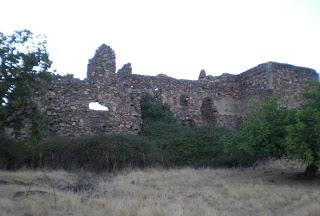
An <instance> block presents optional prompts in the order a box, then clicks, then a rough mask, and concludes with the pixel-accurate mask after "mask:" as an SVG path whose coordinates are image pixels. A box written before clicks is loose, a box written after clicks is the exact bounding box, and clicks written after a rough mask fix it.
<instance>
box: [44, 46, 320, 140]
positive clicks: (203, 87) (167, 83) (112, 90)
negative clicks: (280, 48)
mask: <svg viewBox="0 0 320 216" xmlns="http://www.w3.org/2000/svg"><path fill="white" fill-rule="evenodd" d="M115 65H116V64H115V53H114V51H113V50H112V49H111V48H110V47H109V46H107V45H102V46H101V47H99V48H98V49H97V51H96V54H95V56H94V57H93V58H92V59H91V60H89V64H88V72H87V78H86V79H85V80H79V79H75V78H73V77H72V76H64V77H60V78H59V79H55V80H53V81H51V82H50V83H47V93H46V98H47V101H48V103H47V106H46V107H45V108H44V109H43V110H44V112H45V114H46V118H47V119H48V123H49V133H50V135H66V136H80V135H90V134H98V133H138V132H139V131H140V129H141V110H140V96H141V94H142V93H144V92H147V93H149V94H151V95H153V96H154V97H157V98H159V99H160V100H161V101H162V102H165V103H168V104H169V105H170V109H171V110H172V112H173V113H174V114H175V116H176V117H177V119H178V121H179V122H181V123H182V124H186V125H207V126H222V127H227V128H232V129H236V128H238V127H239V125H240V123H241V122H242V121H243V119H244V118H245V116H246V114H247V112H248V111H249V109H250V105H251V104H252V102H253V101H263V100H265V99H266V98H267V97H269V96H271V95H277V96H279V97H280V98H281V103H282V104H283V105H285V106H288V107H290V108H295V107H298V106H300V105H301V103H302V95H303V92H305V91H306V90H308V89H310V88H311V87H312V86H313V85H314V84H315V83H316V82H318V75H317V73H316V72H315V71H314V70H312V69H309V68H303V67H296V66H292V65H288V64H280V63H275V62H268V63H264V64H261V65H258V66H257V67H254V68H252V69H250V70H248V71H245V72H243V73H241V74H239V75H231V74H222V75H221V76H217V77H214V76H210V75H208V76H207V75H206V72H205V71H204V70H202V71H201V72H200V74H199V79H198V80H178V79H174V78H171V77H168V76H166V75H163V74H160V75H158V76H143V75H137V74H132V68H131V64H130V63H128V64H125V65H124V66H123V67H122V68H121V69H120V70H118V72H117V73H116V66H115ZM90 102H99V103H100V104H101V105H104V106H106V107H108V109H109V110H108V111H96V110H90V109H89V103H90Z"/></svg>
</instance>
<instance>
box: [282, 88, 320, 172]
mask: <svg viewBox="0 0 320 216" xmlns="http://www.w3.org/2000/svg"><path fill="white" fill-rule="evenodd" d="M305 97H306V101H305V103H304V105H303V106H302V107H301V109H300V110H299V111H298V112H297V114H296V123H295V124H292V125H290V126H288V127H287V133H288V135H287V138H286V147H287V154H288V157H289V158H291V159H302V160H303V161H304V162H305V164H306V165H307V168H306V170H305V176H307V177H315V175H316V172H317V171H318V168H319V164H320V84H318V85H317V86H316V87H315V88H314V89H313V90H312V91H310V92H308V93H306V95H305Z"/></svg>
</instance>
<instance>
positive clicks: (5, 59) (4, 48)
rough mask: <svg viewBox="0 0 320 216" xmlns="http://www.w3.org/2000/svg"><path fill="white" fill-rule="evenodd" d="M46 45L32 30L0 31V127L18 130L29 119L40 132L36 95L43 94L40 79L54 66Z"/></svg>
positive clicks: (35, 129)
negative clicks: (8, 32)
mask: <svg viewBox="0 0 320 216" xmlns="http://www.w3.org/2000/svg"><path fill="white" fill-rule="evenodd" d="M46 45H47V43H46V40H45V37H43V36H41V35H38V36H34V35H33V33H32V32H31V31H29V30H22V31H16V32H14V33H13V34H12V35H5V34H4V33H1V32H0V130H3V129H4V128H5V127H13V128H14V129H17V130H18V129H20V128H21V127H22V126H23V125H22V123H23V121H24V120H25V119H29V120H30V121H31V125H32V127H31V129H32V133H33V135H35V136H38V133H39V127H40V126H41V122H40V120H41V118H40V117H41V116H40V115H39V112H38V109H37V106H36V105H35V103H34V100H33V98H34V97H36V96H39V95H41V92H40V88H39V85H38V82H37V80H39V78H41V77H44V75H46V74H48V69H49V68H50V66H51V61H50V60H49V55H48V52H47V48H46Z"/></svg>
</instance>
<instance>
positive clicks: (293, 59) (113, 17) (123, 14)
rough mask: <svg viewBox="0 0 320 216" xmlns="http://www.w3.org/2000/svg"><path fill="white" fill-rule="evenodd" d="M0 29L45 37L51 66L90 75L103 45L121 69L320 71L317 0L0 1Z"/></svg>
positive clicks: (190, 75) (192, 73)
mask: <svg viewBox="0 0 320 216" xmlns="http://www.w3.org/2000/svg"><path fill="white" fill-rule="evenodd" d="M0 5H1V13H0V20H1V22H0V31H1V32H3V33H7V34H10V33H12V31H14V30H21V29H25V28H27V29H30V30H31V31H32V32H34V33H41V34H45V35H46V36H47V40H48V50H49V53H50V57H51V60H52V61H53V62H54V64H53V69H56V70H57V71H58V73H59V74H67V73H72V74H74V75H75V77H79V78H84V77H85V76H86V70H87V63H88V59H89V58H91V57H92V56H93V55H94V52H95V50H96V49H97V48H98V47H99V46H100V45H101V44H102V43H106V44H107V45H110V46H111V47H112V48H113V49H114V50H115V52H116V60H117V69H119V68H120V67H121V66H122V65H123V64H125V63H127V62H131V64H132V67H133V73H138V74H146V75H157V74H159V73H163V74H166V75H168V76H172V77H175V78H185V79H197V78H198V75H199V72H200V70H201V69H205V70H206V72H207V74H211V75H214V76H216V75H220V74H222V73H232V74H237V73H240V72H243V71H245V70H247V69H249V68H252V67H254V66H256V65H258V64H260V63H264V62H267V61H277V62H283V63H289V64H294V65H298V66H305V67H310V68H314V69H316V70H317V71H318V72H319V70H320V58H319V57H320V55H319V51H320V0H219V1H218V0H216V1H215V0H51V1H49V0H0Z"/></svg>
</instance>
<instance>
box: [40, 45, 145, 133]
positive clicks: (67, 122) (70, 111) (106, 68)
mask: <svg viewBox="0 0 320 216" xmlns="http://www.w3.org/2000/svg"><path fill="white" fill-rule="evenodd" d="M115 69H116V66H115V54H114V51H113V50H112V49H111V48H110V47H109V46H106V45H102V46H101V47H100V48H99V49H98V50H97V51H96V54H95V56H94V57H93V58H92V59H91V60H89V64H88V72H87V74H88V75H87V77H88V78H87V79H85V80H79V79H75V78H73V76H70V75H69V76H63V77H60V78H59V79H54V80H53V81H51V82H49V83H48V84H47V94H46V98H47V106H46V108H45V116H46V119H47V121H48V126H49V127H48V130H49V131H48V132H49V134H48V135H49V136H53V135H60V136H82V135H91V134H104V133H137V132H138V131H139V130H140V128H141V112H140V95H137V94H136V93H135V91H134V90H132V89H131V88H129V89H128V88H127V86H126V85H127V83H126V82H124V78H125V77H118V76H117V74H116V73H115ZM127 72H128V71H127ZM130 73H131V72H130V71H129V74H130ZM91 102H98V103H99V104H101V105H103V106H106V107H107V108H108V111H97V110H91V109H89V103H91Z"/></svg>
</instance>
